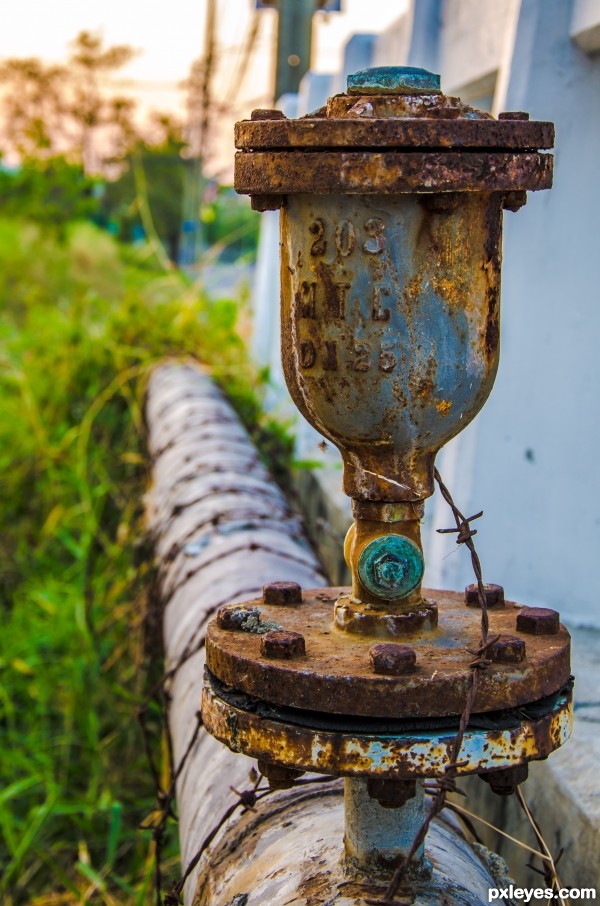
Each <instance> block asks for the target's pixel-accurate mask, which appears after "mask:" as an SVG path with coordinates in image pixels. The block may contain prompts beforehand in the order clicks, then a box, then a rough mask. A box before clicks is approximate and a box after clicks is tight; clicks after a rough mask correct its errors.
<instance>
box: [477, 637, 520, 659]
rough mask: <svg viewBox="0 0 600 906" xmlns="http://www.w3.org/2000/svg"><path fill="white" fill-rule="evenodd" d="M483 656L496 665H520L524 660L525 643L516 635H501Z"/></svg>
mask: <svg viewBox="0 0 600 906" xmlns="http://www.w3.org/2000/svg"><path fill="white" fill-rule="evenodd" d="M485 656H486V657H487V658H489V659H490V661H493V662H494V663H496V664H520V663H521V661H523V660H524V659H525V642H524V641H523V639H520V638H519V637H518V636H516V635H502V636H500V638H499V639H496V641H495V642H492V644H491V645H490V646H489V648H488V649H487V652H486V655H485Z"/></svg>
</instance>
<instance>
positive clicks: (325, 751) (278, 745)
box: [202, 679, 572, 779]
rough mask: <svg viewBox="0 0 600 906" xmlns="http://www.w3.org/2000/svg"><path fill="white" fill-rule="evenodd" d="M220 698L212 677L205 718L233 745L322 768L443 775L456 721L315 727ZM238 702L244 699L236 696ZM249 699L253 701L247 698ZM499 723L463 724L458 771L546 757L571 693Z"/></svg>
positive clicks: (566, 715)
mask: <svg viewBox="0 0 600 906" xmlns="http://www.w3.org/2000/svg"><path fill="white" fill-rule="evenodd" d="M234 701H235V697H234V698H233V699H232V698H231V697H228V698H227V700H225V698H222V697H221V696H220V695H219V694H218V692H217V689H216V687H215V685H214V684H213V683H211V681H210V679H207V681H206V682H205V686H204V693H203V697H202V717H203V720H204V725H205V726H206V728H207V729H208V731H209V732H210V733H212V735H213V736H216V737H217V739H219V740H220V741H221V742H223V743H224V744H225V745H227V746H228V747H229V748H230V749H232V750H233V751H234V752H242V753H244V754H245V755H249V756H250V757H252V758H269V759H271V760H272V761H277V763H279V764H282V765H287V766H290V767H294V768H296V769H303V770H306V771H317V772H319V773H323V774H335V775H341V776H356V777H375V776H377V777H381V778H387V779H402V778H406V777H409V776H418V777H435V776H440V775H443V773H444V771H445V768H446V766H447V764H448V751H449V747H450V745H451V743H452V740H453V739H454V737H455V735H456V729H455V728H454V727H453V728H448V729H441V730H437V731H436V729H435V728H434V725H433V724H432V725H430V727H429V729H424V730H420V731H414V730H413V731H410V730H409V731H405V732H404V733H400V732H399V731H397V732H396V733H395V734H394V733H390V732H382V733H377V732H371V733H367V732H360V731H352V730H328V729H323V728H321V727H319V728H314V727H310V726H304V725H300V724H295V723H289V722H287V721H285V720H276V719H274V717H270V718H269V717H265V716H264V715H263V714H260V713H258V714H257V713H256V709H254V710H250V709H248V710H246V708H244V707H238V706H236V704H234V703H233V702H234ZM240 704H246V702H245V701H244V700H243V697H240ZM250 707H252V705H250ZM513 724H514V725H513V726H509V727H505V728H503V729H468V730H467V732H466V733H465V736H464V740H463V745H462V746H461V751H460V763H459V766H458V769H457V772H458V774H460V775H466V774H473V773H480V772H483V771H492V770H499V769H501V768H509V767H513V766H515V765H518V764H522V763H524V762H527V761H531V760H537V759H543V758H546V757H547V756H548V755H549V754H550V753H551V752H553V751H554V750H555V749H557V748H559V746H561V745H563V744H564V743H565V742H566V741H567V739H568V738H569V736H570V735H571V731H572V701H571V694H570V693H565V694H564V695H560V696H559V697H558V698H557V699H556V700H555V701H554V704H553V705H549V706H548V710H547V712H546V713H545V714H543V715H542V716H539V717H537V716H532V717H530V718H521V719H516V720H514V721H513Z"/></svg>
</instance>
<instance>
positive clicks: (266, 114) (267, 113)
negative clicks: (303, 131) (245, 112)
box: [250, 107, 287, 120]
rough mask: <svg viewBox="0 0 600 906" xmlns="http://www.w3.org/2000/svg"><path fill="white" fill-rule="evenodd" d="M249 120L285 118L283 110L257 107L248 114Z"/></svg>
mask: <svg viewBox="0 0 600 906" xmlns="http://www.w3.org/2000/svg"><path fill="white" fill-rule="evenodd" d="M250 119H251V120H285V119H287V117H286V115H285V113H284V112H283V110H271V109H268V108H262V107H258V108H257V109H256V110H253V111H252V113H251V114H250Z"/></svg>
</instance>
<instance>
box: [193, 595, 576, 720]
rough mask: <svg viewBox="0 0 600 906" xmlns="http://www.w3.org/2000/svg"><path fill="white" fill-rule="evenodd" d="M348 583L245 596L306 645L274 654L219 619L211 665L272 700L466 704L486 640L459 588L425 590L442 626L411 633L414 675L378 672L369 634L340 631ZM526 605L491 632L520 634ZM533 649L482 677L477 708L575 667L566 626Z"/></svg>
mask: <svg viewBox="0 0 600 906" xmlns="http://www.w3.org/2000/svg"><path fill="white" fill-rule="evenodd" d="M347 593H348V589H331V588H329V589H316V590H312V591H304V594H303V602H302V604H299V605H296V606H295V607H293V608H286V609H282V608H281V607H276V606H271V607H269V606H266V605H264V604H262V601H261V600H257V601H251V602H248V603H247V604H246V605H245V606H247V607H250V609H254V608H258V609H259V610H260V617H259V619H260V622H261V623H263V622H267V623H269V622H271V621H274V620H276V621H278V622H279V623H280V624H281V625H282V626H283V628H284V629H286V630H288V631H291V632H299V633H301V634H302V635H303V637H304V639H305V645H306V655H305V656H304V657H298V658H295V659H292V660H272V659H270V658H266V657H265V656H264V655H263V654H261V650H260V646H261V635H260V634H257V632H256V631H255V630H254V631H248V632H244V631H243V630H241V631H240V630H237V631H236V630H235V629H234V630H229V629H223V628H221V627H220V626H219V625H218V622H217V621H213V622H211V624H210V625H209V627H208V631H207V637H206V656H207V664H208V667H209V669H210V671H211V672H212V673H213V674H214V675H215V676H216V677H217V679H219V680H220V681H221V682H223V683H225V684H226V685H228V686H232V687H234V688H236V689H238V690H240V691H242V692H245V693H247V694H248V695H252V696H256V697H257V698H259V699H262V700H263V701H266V702H271V703H273V704H276V705H281V706H287V707H291V708H301V709H305V710H311V711H319V712H324V713H327V714H345V715H364V716H372V717H373V716H376V717H394V718H400V717H407V718H408V717H437V716H448V715H458V714H460V713H461V712H462V709H463V706H464V700H465V695H466V692H467V689H468V685H469V677H470V669H469V664H470V663H471V661H472V660H473V654H472V653H471V652H473V651H475V650H476V649H477V647H478V645H479V627H478V625H477V621H474V620H473V615H472V611H471V610H470V609H469V608H467V607H465V605H464V601H463V596H462V594H461V593H459V592H448V591H427V590H425V591H424V595H425V598H426V599H429V598H431V599H432V600H434V601H435V602H436V603H437V606H438V609H439V612H440V623H439V626H438V628H437V629H436V630H435V631H433V632H430V633H427V634H424V635H422V636H420V635H419V634H413V635H412V636H409V637H408V639H407V640H404V639H403V640H402V641H406V643H407V644H409V645H410V647H411V648H413V649H414V651H415V652H416V658H417V662H416V663H417V667H416V670H415V672H414V673H412V674H409V675H406V676H399V677H394V676H381V675H377V674H374V673H373V672H372V669H371V664H370V661H369V648H370V647H371V645H370V644H369V640H368V639H366V638H363V637H361V636H355V635H352V634H350V633H346V632H340V631H337V630H336V629H335V627H334V624H333V621H332V605H333V603H334V601H335V600H336V599H337V598H338V597H339V595H340V594H347ZM518 613H519V608H518V605H516V604H514V603H513V602H507V606H506V607H505V608H499V609H497V610H492V611H491V612H490V639H492V638H493V636H495V635H498V634H499V635H501V636H505V635H518V632H516V631H515V630H516V621H517V615H518ZM526 645H527V657H526V658H525V660H523V661H522V662H520V663H510V664H503V663H498V664H493V665H492V666H490V667H489V668H488V669H487V670H486V671H484V672H483V673H482V676H481V678H480V680H479V684H478V693H477V698H476V700H475V710H476V711H480V712H484V711H496V710H501V709H503V708H511V707H516V706H518V705H522V704H525V703H527V702H534V701H537V700H538V699H541V698H543V697H544V696H547V695H550V694H551V693H554V692H557V691H558V690H559V689H560V688H561V687H562V686H563V685H564V683H565V682H566V681H567V679H568V677H569V672H570V665H569V650H570V637H569V634H568V632H567V631H566V629H564V628H563V627H561V628H560V631H559V632H558V634H556V635H552V636H535V635H528V636H527V642H526Z"/></svg>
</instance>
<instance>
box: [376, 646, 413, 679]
mask: <svg viewBox="0 0 600 906" xmlns="http://www.w3.org/2000/svg"><path fill="white" fill-rule="evenodd" d="M369 659H370V661H371V669H372V670H373V672H374V673H380V674H382V675H383V676H402V675H404V674H405V673H413V672H414V670H415V665H416V663H417V653H416V651H415V650H414V649H413V648H409V646H408V645H398V644H397V643H396V642H381V643H380V644H379V645H373V647H372V648H370V649H369Z"/></svg>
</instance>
